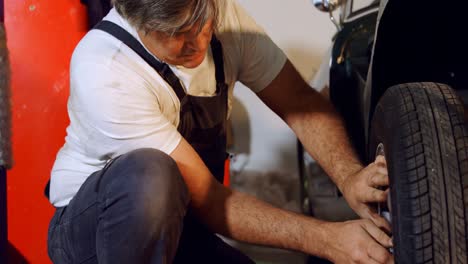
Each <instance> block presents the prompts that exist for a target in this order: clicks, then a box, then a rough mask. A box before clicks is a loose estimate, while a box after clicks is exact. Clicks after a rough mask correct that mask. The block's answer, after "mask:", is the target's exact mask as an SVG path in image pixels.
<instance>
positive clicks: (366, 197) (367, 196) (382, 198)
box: [360, 187, 388, 203]
mask: <svg viewBox="0 0 468 264" xmlns="http://www.w3.org/2000/svg"><path fill="white" fill-rule="evenodd" d="M360 196H361V197H360V199H361V202H364V203H377V202H379V203H383V202H386V201H387V196H388V190H379V189H376V188H372V187H368V188H366V189H365V190H363V192H362V193H361V195H360Z"/></svg>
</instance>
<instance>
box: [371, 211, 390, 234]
mask: <svg viewBox="0 0 468 264" xmlns="http://www.w3.org/2000/svg"><path fill="white" fill-rule="evenodd" d="M369 215H370V218H369V219H370V220H371V221H372V222H373V223H374V224H375V225H376V226H378V227H379V228H380V229H382V230H383V231H384V232H385V233H387V234H391V233H392V227H391V225H390V223H389V222H388V221H387V220H386V219H385V218H383V217H382V216H380V215H379V214H377V213H374V212H369Z"/></svg>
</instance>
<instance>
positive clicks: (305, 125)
mask: <svg viewBox="0 0 468 264" xmlns="http://www.w3.org/2000/svg"><path fill="white" fill-rule="evenodd" d="M258 95H259V97H260V98H261V99H262V100H263V102H265V103H266V104H267V105H268V106H269V107H270V108H271V109H272V110H273V111H274V112H275V113H277V114H278V115H279V116H280V117H281V118H283V120H285V121H286V123H288V125H289V126H290V127H291V128H292V129H293V131H294V132H295V133H296V135H297V136H298V138H299V139H300V140H301V142H302V143H303V145H304V147H305V149H306V150H307V151H308V153H310V154H311V155H312V157H314V159H315V160H316V161H317V162H318V163H319V164H320V165H321V166H322V168H323V169H324V170H325V172H326V173H327V174H328V175H329V176H330V178H331V179H332V180H333V181H334V182H335V183H336V185H337V186H338V188H339V189H340V190H341V192H342V193H343V194H344V197H345V198H346V200H347V202H348V204H349V205H350V206H351V208H352V209H353V210H354V211H355V212H356V213H357V214H358V215H359V216H361V217H362V218H366V219H371V220H372V221H373V222H374V223H375V224H376V225H378V226H379V227H381V228H384V229H386V230H387V231H388V232H390V229H391V228H390V225H389V223H388V222H387V221H386V220H385V219H384V218H382V217H381V216H379V215H378V214H377V213H376V212H375V211H374V210H373V208H372V206H371V205H370V204H371V203H375V202H384V201H386V199H387V194H388V190H386V191H382V190H379V189H378V188H377V187H379V186H388V175H387V172H386V169H384V167H385V165H384V162H382V161H379V160H376V161H375V162H373V163H371V164H369V165H368V166H367V167H365V168H364V166H363V165H362V164H361V162H360V161H359V159H358V157H357V154H356V153H355V151H354V149H353V147H352V146H351V143H350V140H349V138H348V136H347V132H346V129H345V126H344V122H343V121H342V119H341V117H340V116H339V115H338V114H337V112H336V111H335V109H334V107H333V106H332V105H331V103H330V101H329V100H327V99H325V98H324V97H323V96H322V95H320V94H319V93H318V92H316V91H315V90H314V89H312V88H311V87H309V86H308V85H307V83H306V82H305V81H304V80H303V79H302V77H301V76H300V75H299V73H298V72H297V70H296V69H295V68H294V66H293V65H292V64H291V63H290V62H289V61H287V62H286V64H285V66H284V67H283V69H282V70H281V72H280V73H279V74H278V76H277V77H276V78H275V80H273V82H272V83H271V84H270V85H269V86H267V87H266V88H265V89H264V90H262V91H261V92H259V93H258Z"/></svg>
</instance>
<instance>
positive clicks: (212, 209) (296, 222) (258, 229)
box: [171, 139, 391, 263]
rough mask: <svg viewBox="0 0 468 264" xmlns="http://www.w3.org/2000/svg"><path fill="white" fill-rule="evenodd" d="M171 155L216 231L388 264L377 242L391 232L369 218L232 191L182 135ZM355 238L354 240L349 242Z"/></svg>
mask: <svg viewBox="0 0 468 264" xmlns="http://www.w3.org/2000/svg"><path fill="white" fill-rule="evenodd" d="M171 157H172V158H173V159H174V160H175V161H176V163H177V165H178V167H179V169H180V171H181V173H182V176H183V178H184V181H185V183H186V185H187V187H188V190H189V193H190V197H191V207H192V208H193V209H194V211H195V213H196V214H197V216H198V218H199V219H201V220H202V222H203V223H205V224H206V225H207V226H208V227H209V228H210V229H211V230H213V231H214V232H217V233H220V234H223V235H226V236H228V237H231V238H234V239H237V240H240V241H244V242H249V243H254V244H261V245H267V246H273V247H279V248H285V249H293V250H298V251H302V252H306V253H308V254H312V255H317V256H321V257H324V258H327V259H330V260H333V261H335V262H342V261H344V260H349V259H350V258H353V259H356V261H357V262H359V263H361V262H362V263H371V262H368V261H371V260H370V259H371V258H372V259H374V260H376V259H377V260H379V263H386V262H387V261H388V260H389V259H391V256H390V255H389V254H388V252H387V251H386V250H385V249H384V248H382V247H381V246H380V245H379V244H378V243H377V242H375V241H374V239H375V240H377V241H379V243H380V244H383V245H386V246H387V247H388V246H390V244H389V237H388V236H387V235H386V234H385V233H384V232H382V231H381V230H379V229H378V228H377V227H376V226H374V225H373V224H372V223H371V222H366V221H364V220H360V221H352V222H344V223H328V222H323V221H320V220H316V219H313V218H310V217H305V216H302V215H299V214H295V213H292V212H288V211H285V210H281V209H278V208H274V207H272V206H270V205H268V204H266V203H264V202H261V201H259V200H257V199H255V198H254V197H252V196H249V195H246V194H242V193H240V192H237V191H234V190H230V189H228V188H226V187H224V186H223V185H221V184H219V183H218V182H217V181H216V180H215V178H214V177H213V176H212V175H211V173H210V171H209V170H208V168H207V167H206V166H205V164H204V163H203V161H202V160H201V159H200V157H199V156H198V154H197V153H196V152H195V150H193V148H192V147H191V146H190V145H189V144H188V143H187V141H185V140H184V139H182V141H181V143H180V144H179V146H178V147H177V148H176V149H175V150H174V151H173V152H172V153H171ZM371 237H373V238H374V239H372V238H371ZM351 238H352V239H353V243H348V242H347V241H349V239H351ZM350 263H352V262H350ZM372 263H375V262H372Z"/></svg>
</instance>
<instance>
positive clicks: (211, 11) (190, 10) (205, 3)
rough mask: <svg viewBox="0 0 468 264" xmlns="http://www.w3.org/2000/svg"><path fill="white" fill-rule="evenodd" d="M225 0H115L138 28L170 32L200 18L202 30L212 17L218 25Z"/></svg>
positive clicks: (117, 5) (124, 15) (113, 1)
mask: <svg viewBox="0 0 468 264" xmlns="http://www.w3.org/2000/svg"><path fill="white" fill-rule="evenodd" d="M221 2H223V1H222V0H112V3H113V5H114V7H115V8H116V10H117V12H119V14H120V15H121V16H123V17H124V18H125V19H127V20H128V21H129V23H130V24H131V25H132V26H134V27H136V28H137V29H138V30H143V31H144V32H145V33H148V32H150V31H159V32H164V33H168V34H170V35H172V34H174V33H176V32H178V31H180V30H181V29H182V28H184V27H188V26H192V25H194V24H195V23H197V22H199V23H200V24H199V28H198V31H200V30H201V28H202V27H203V26H204V25H205V23H206V22H207V21H208V20H209V19H213V25H214V28H215V29H216V28H217V26H218V23H219V16H220V14H219V13H220V10H221V8H220V5H221Z"/></svg>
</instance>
